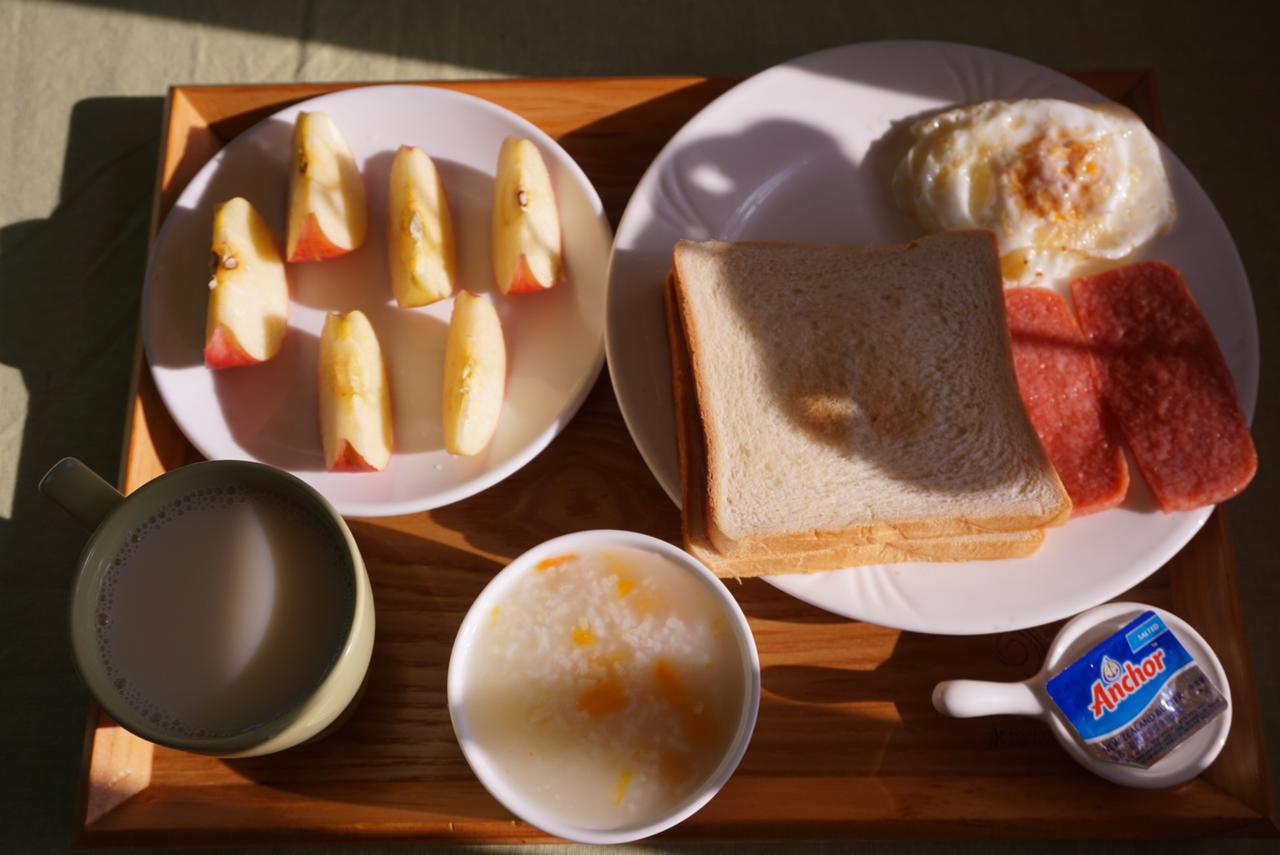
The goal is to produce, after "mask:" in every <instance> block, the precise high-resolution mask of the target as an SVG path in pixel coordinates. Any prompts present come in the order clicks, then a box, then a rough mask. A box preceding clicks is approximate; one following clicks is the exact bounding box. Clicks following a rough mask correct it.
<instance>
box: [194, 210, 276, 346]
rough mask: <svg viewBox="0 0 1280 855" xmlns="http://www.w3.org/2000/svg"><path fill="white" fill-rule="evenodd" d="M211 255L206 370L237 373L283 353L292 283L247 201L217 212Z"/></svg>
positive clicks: (267, 229) (264, 224)
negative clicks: (211, 274)
mask: <svg viewBox="0 0 1280 855" xmlns="http://www.w3.org/2000/svg"><path fill="white" fill-rule="evenodd" d="M211 250H212V253H213V254H212V257H211V258H210V264H211V265H212V267H213V278H212V279H211V280H210V281H209V309H208V314H207V315H206V316H205V344H204V364H205V365H207V366H208V367H209V368H213V369H220V368H235V367H237V366H241V365H256V364H257V363H259V362H264V361H266V360H268V359H270V358H271V357H273V356H275V355H276V354H277V353H279V352H280V345H281V344H282V343H283V342H284V336H285V332H286V331H287V330H288V313H289V282H288V279H287V277H286V276H285V267H284V262H283V261H281V260H280V249H279V248H278V247H277V246H276V239H275V236H274V235H273V234H272V233H271V227H270V226H268V225H267V222H266V220H264V219H263V218H262V215H261V214H259V213H258V211H257V209H255V208H254V207H253V205H251V204H250V203H249V201H248V200H247V199H244V198H242V197H239V196H237V197H235V198H234V199H229V200H227V201H226V202H223V203H222V204H221V205H219V206H218V207H217V209H216V210H215V211H214V214H213V241H212V244H211Z"/></svg>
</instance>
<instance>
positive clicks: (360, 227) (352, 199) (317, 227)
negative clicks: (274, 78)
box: [286, 113, 369, 262]
mask: <svg viewBox="0 0 1280 855" xmlns="http://www.w3.org/2000/svg"><path fill="white" fill-rule="evenodd" d="M368 228H369V212H368V208H367V206H366V203H365V194H364V178H363V177H362V176H361V175H360V168H359V167H358V166H356V159H355V156H354V155H352V153H351V148H350V147H349V146H348V145H347V141H346V140H345V139H344V138H343V136H342V134H341V132H339V131H338V126H337V125H335V124H334V123H333V120H332V119H330V118H329V117H328V116H326V115H325V114H324V113H299V114H298V118H297V119H296V120H295V121H294V124H293V139H292V142H291V153H290V160H289V233H288V240H287V241H286V250H287V258H288V259H289V261H291V262H299V261H324V260H325V259H328V258H337V257H338V256H340V255H345V254H346V253H348V252H351V251H352V250H354V249H359V248H360V246H361V245H362V244H363V243H364V238H365V233H366V232H367V231H368Z"/></svg>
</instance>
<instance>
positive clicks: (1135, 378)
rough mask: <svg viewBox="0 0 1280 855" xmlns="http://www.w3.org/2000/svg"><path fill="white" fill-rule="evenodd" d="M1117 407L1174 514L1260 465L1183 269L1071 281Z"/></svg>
mask: <svg viewBox="0 0 1280 855" xmlns="http://www.w3.org/2000/svg"><path fill="white" fill-rule="evenodd" d="M1071 297H1072V300H1073V301H1074V302H1075V309H1076V316H1077V317H1078V318H1079V319H1080V328H1081V329H1082V330H1083V332H1084V334H1085V337H1086V338H1087V339H1088V341H1089V345H1090V348H1091V350H1092V353H1093V355H1094V362H1095V364H1096V365H1097V368H1098V378H1099V381H1100V384H1099V388H1100V390H1101V392H1102V398H1103V401H1104V403H1105V404H1106V407H1107V409H1108V410H1109V411H1110V412H1111V413H1112V414H1113V415H1114V416H1115V418H1116V421H1117V422H1118V424H1119V425H1120V430H1121V431H1122V432H1123V433H1124V437H1125V440H1127V441H1128V443H1129V449H1130V450H1131V451H1132V452H1133V459H1134V461H1135V462H1136V463H1137V465H1138V469H1139V471H1141V472H1142V475H1143V477H1144V478H1145V479H1146V480H1147V484H1148V485H1150V487H1151V492H1152V493H1153V494H1154V495H1155V498H1156V502H1157V503H1158V504H1159V505H1160V508H1161V509H1162V510H1164V511H1165V512H1170V511H1178V510H1188V509H1191V508H1196V507H1200V506H1202V505H1210V504H1216V503H1217V502H1221V501H1224V500H1226V499H1229V498H1231V497H1232V496H1234V495H1236V494H1237V493H1239V492H1240V491H1241V490H1243V489H1244V488H1245V485H1247V484H1248V483H1249V481H1250V479H1252V478H1253V473H1254V472H1255V471H1256V470H1257V468H1258V455H1257V452H1256V451H1255V450H1254V446H1253V439H1252V437H1250V435H1249V427H1248V425H1247V424H1246V423H1245V419H1244V413H1243V412H1242V411H1241V409H1240V403H1239V401H1237V400H1236V393H1235V386H1234V385H1233V383H1232V381H1231V374H1230V372H1229V371H1228V370H1227V364H1226V361H1225V360H1224V359H1223V358H1222V351H1221V350H1219V349H1218V343H1217V341H1216V340H1215V339H1214V337H1213V331H1212V330H1210V329H1209V324H1208V322H1207V321H1205V319H1204V315H1202V314H1201V313H1200V309H1199V307H1198V306H1196V303H1195V300H1194V299H1193V298H1192V296H1191V292H1190V291H1189V290H1187V286H1186V283H1185V282H1183V281H1182V276H1181V275H1180V274H1179V273H1178V271H1177V270H1175V269H1174V268H1172V267H1170V266H1169V265H1167V264H1162V263H1160V262H1154V261H1144V262H1139V263H1137V264H1129V265H1126V266H1124V267H1120V268H1117V269H1115V270H1109V271H1107V272H1106V273H1100V274H1098V275H1096V276H1088V277H1085V278H1083V279H1077V280H1076V281H1074V282H1072V283H1071Z"/></svg>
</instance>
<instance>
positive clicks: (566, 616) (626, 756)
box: [463, 547, 748, 829]
mask: <svg viewBox="0 0 1280 855" xmlns="http://www.w3.org/2000/svg"><path fill="white" fill-rule="evenodd" d="M471 643H472V647H471V650H470V652H469V662H468V665H467V677H466V680H465V684H464V689H463V694H464V699H463V705H464V708H465V709H466V710H467V719H468V721H469V722H470V725H471V731H472V733H471V735H472V737H473V739H474V741H475V742H476V743H477V744H478V745H480V746H483V748H484V751H485V753H486V754H487V755H488V757H489V758H490V760H491V761H492V763H493V765H494V768H495V770H496V771H497V772H499V773H500V774H501V775H503V776H504V777H505V778H507V779H508V781H509V782H510V783H511V784H512V785H513V786H514V787H516V788H518V789H519V790H520V791H521V792H522V793H523V794H525V795H526V797H527V798H529V800H530V801H531V802H534V803H536V804H537V805H538V806H539V807H541V808H542V809H544V810H547V811H549V812H552V813H554V814H556V815H558V816H561V817H562V818H563V819H564V820H566V821H568V822H571V823H573V824H575V825H577V826H578V827H581V828H590V829H614V828H620V827H624V826H630V825H634V824H637V823H644V822H649V821H652V820H654V819H655V818H657V817H660V816H662V815H664V814H667V813H669V812H671V811H673V810H674V809H676V808H677V807H678V806H679V805H680V804H681V803H682V802H684V801H685V800H686V799H688V798H689V797H690V796H691V795H692V794H693V793H694V792H695V791H696V790H697V789H698V788H699V786H700V785H702V784H703V783H704V782H705V781H706V780H707V779H708V778H709V777H710V776H711V775H712V774H713V773H714V772H715V771H716V769H717V767H718V766H719V764H720V762H721V760H722V759H723V758H724V757H725V755H726V753H727V752H728V751H729V749H730V748H731V746H732V745H733V743H734V737H735V736H736V735H737V731H738V728H739V725H740V722H741V719H742V717H743V710H744V707H745V706H746V705H747V702H748V701H747V675H746V673H745V666H744V664H743V655H742V652H741V648H740V646H739V642H738V640H737V638H736V636H735V633H734V630H733V627H732V626H731V625H730V623H729V621H728V620H727V619H726V617H725V616H724V606H723V604H722V603H721V602H720V601H719V600H718V599H717V595H716V594H715V592H713V591H712V590H710V589H709V587H708V584H707V582H706V581H705V580H703V579H702V578H699V577H697V576H695V575H694V574H692V573H690V572H688V571H687V570H685V569H684V568H682V567H680V566H678V565H676V564H674V563H673V562H671V561H669V560H668V559H666V558H664V557H662V556H660V555H658V554H655V553H651V552H647V551H643V550H639V549H632V548H627V547H613V548H608V549H599V550H591V551H583V552H581V553H565V554H561V555H556V556H553V557H550V558H546V559H543V560H542V561H540V562H539V563H537V564H536V565H535V566H534V567H533V568H532V569H530V570H529V571H528V572H527V573H525V574H524V575H522V576H521V577H520V578H518V579H516V580H515V581H514V582H513V583H512V584H511V585H510V586H509V587H508V588H507V590H506V592H505V594H504V596H503V597H502V598H501V599H500V600H499V601H497V605H496V606H494V607H493V608H492V609H491V610H490V612H489V613H488V614H487V615H485V616H484V618H483V620H482V621H481V624H480V626H479V628H478V629H477V631H476V632H475V635H474V637H473V640H472V642H471Z"/></svg>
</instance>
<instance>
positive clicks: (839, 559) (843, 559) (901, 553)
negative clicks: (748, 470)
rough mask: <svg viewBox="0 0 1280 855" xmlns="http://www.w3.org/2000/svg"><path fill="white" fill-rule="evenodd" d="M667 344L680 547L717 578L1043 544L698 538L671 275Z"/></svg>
mask: <svg viewBox="0 0 1280 855" xmlns="http://www.w3.org/2000/svg"><path fill="white" fill-rule="evenodd" d="M663 297H664V304H665V308H666V320H667V340H668V343H669V345H670V349H671V375H672V392H673V399H674V400H673V404H674V412H675V420H676V445H677V451H678V453H679V463H680V482H681V490H682V505H683V510H684V513H683V514H682V516H681V523H682V526H683V539H684V546H685V549H687V550H688V551H689V552H690V553H691V554H692V555H694V556H695V557H696V558H698V560H700V561H702V562H703V563H704V564H706V565H707V566H708V567H710V568H711V570H712V571H713V572H714V573H716V574H717V575H719V576H724V577H735V578H743V577H748V576H766V575H775V574H780V573H812V572H818V571H822V570H834V569H839V568H844V567H856V566H861V565H866V564H889V563H897V562H903V561H969V560H978V559H997V558H1020V557H1025V556H1027V555H1030V554H1032V553H1033V552H1035V551H1036V550H1037V549H1038V548H1039V547H1040V544H1041V543H1042V542H1043V541H1044V531H1043V530H1042V529H1030V530H1028V531H1021V532H996V533H988V534H967V535H953V536H950V537H932V538H917V539H913V540H907V539H905V538H899V539H898V540H897V541H896V542H892V543H863V544H858V543H853V544H847V545H844V546H831V547H828V548H817V549H812V550H808V551H800V552H778V553H773V552H770V551H769V550H768V549H767V548H764V549H757V550H752V549H751V548H749V547H748V548H743V549H737V550H734V551H733V552H732V553H731V554H726V553H722V552H720V551H719V550H717V549H716V548H715V547H714V546H712V544H711V542H710V540H709V538H708V537H707V534H706V522H705V513H704V510H703V497H704V496H705V490H703V489H702V486H701V485H702V484H704V483H705V479H706V465H705V459H704V450H705V449H704V438H703V432H702V424H701V421H700V419H699V417H698V407H697V402H696V401H695V400H694V396H693V389H692V385H691V384H690V383H689V370H690V369H689V352H688V349H687V348H686V347H685V340H684V332H683V330H682V328H681V322H680V317H679V314H678V312H677V310H676V302H675V301H676V298H675V284H674V277H673V276H670V275H669V276H668V277H667V279H666V282H665V283H664V285H663Z"/></svg>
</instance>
